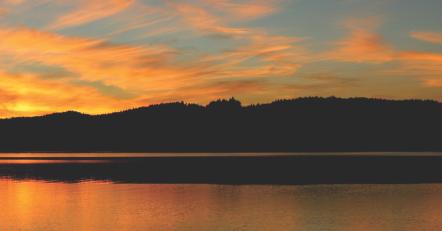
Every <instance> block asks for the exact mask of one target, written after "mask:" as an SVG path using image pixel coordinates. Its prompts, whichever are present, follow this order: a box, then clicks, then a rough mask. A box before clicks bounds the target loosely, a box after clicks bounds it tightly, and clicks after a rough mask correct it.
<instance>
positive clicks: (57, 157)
mask: <svg viewBox="0 0 442 231" xmlns="http://www.w3.org/2000/svg"><path fill="white" fill-rule="evenodd" d="M140 155H141V156H140ZM170 155H171V156H170V157H168V158H176V155H173V154H170ZM200 155H202V154H197V156H200ZM220 155H221V156H223V157H222V158H224V157H225V156H229V155H228V154H220ZM245 155H246V156H248V155H249V154H245ZM272 155H273V154H268V155H266V156H272ZM395 155H396V154H395ZM152 156H153V157H152ZM180 156H182V155H180ZM190 156H194V155H190ZM278 156H279V155H278ZM320 156H322V155H320ZM363 156H365V155H363ZM381 156H382V155H381ZM400 156H405V157H404V158H408V156H410V155H409V154H406V155H400ZM427 156H431V158H433V156H434V155H433V154H431V155H427ZM436 156H437V155H436ZM157 157H158V156H156V155H154V154H104V155H103V154H94V155H90V154H81V155H76V154H6V155H3V154H2V155H1V159H0V172H1V173H2V174H1V177H0V198H1V200H0V211H1V215H0V230H23V231H39V230H45V231H51V230H54V231H55V230H75V231H81V230H110V231H112V230H118V231H122V230H128V231H137V230H140V231H141V230H143V231H144V230H159V231H172V230H173V231H203V230H204V231H206V230H210V231H230V230H232V231H233V230H235V231H236V230H238V231H240V230H247V231H248V230H250V231H260V230H277V231H285V230H287V231H288V230H290V231H293V230H295V231H298V230H299V231H304V230H305V231H316V230H330V231H335V230H336V231H342V230H351V231H384V230H385V231H390V230H401V231H402V230H413V231H416V230H422V231H439V230H442V184H440V183H422V184H415V183H410V184H398V183H394V184H390V183H384V184H355V183H346V184H309V185H297V184H281V183H280V182H278V184H269V183H263V184H261V182H258V183H257V184H216V183H214V182H207V181H208V180H210V179H209V178H202V179H203V180H202V181H198V180H199V179H194V178H191V180H196V182H197V183H177V182H174V181H179V180H181V178H167V177H168V176H169V175H164V176H162V178H159V179H153V180H152V181H151V176H149V175H147V177H143V178H138V177H137V178H133V177H134V176H133V175H132V174H130V175H124V174H123V176H122V177H118V176H110V177H106V176H103V175H102V174H101V172H99V171H98V172H93V171H92V169H91V168H90V166H92V167H93V169H97V168H98V169H100V170H104V171H108V168H112V169H115V168H117V169H115V171H117V173H116V175H121V174H122V173H124V172H126V171H128V168H129V167H124V168H121V169H118V168H119V167H118V166H120V165H128V166H134V167H133V168H141V167H142V168H143V169H144V170H145V171H146V172H149V170H148V169H145V167H146V165H144V164H143V165H141V166H138V165H136V164H135V163H138V162H140V161H141V162H143V163H144V162H150V161H154V162H155V164H158V163H160V164H164V163H165V165H163V166H167V164H169V163H172V162H170V161H171V160H170V159H167V160H166V162H163V161H165V160H164V159H148V158H157ZM204 157H207V156H204ZM255 157H256V156H254V155H252V158H255ZM116 158H118V159H116ZM134 158H135V159H134ZM137 158H142V159H137ZM146 158H147V159H146ZM192 158H193V157H192ZM217 158H218V157H217ZM220 158H221V157H220ZM244 158H249V157H244ZM364 158H366V157H364ZM173 160H175V159H173ZM191 160H192V161H195V160H194V159H191ZM196 160H197V161H200V160H199V159H196ZM215 160H219V159H215ZM223 160H224V159H223ZM234 160H235V161H236V160H238V159H234ZM239 160H240V161H244V160H243V159H239ZM254 160H255V159H247V161H254ZM278 160H279V159H278ZM295 160H298V159H295ZM300 160H301V161H302V160H303V159H300ZM364 160H365V159H364ZM406 160H408V159H406ZM431 160H433V161H434V160H436V161H437V160H439V159H431ZM204 161H206V160H204ZM228 161H232V160H231V159H228ZM315 161H317V159H315ZM345 161H348V160H347V159H345ZM351 161H353V160H351ZM357 161H360V159H357ZM399 161H403V159H399ZM204 163H206V162H204ZM352 163H353V162H352ZM109 164H110V165H109ZM102 165H109V167H106V168H101V167H100V166H102ZM439 166H440V165H439ZM17 169H19V170H17ZM66 169H68V170H66ZM82 170H84V171H82ZM227 170H228V169H227ZM410 171H412V170H410ZM48 172H50V174H49V173H48ZM80 172H88V173H87V174H84V175H80V176H70V174H71V175H76V174H79V173H80ZM172 172H173V171H172ZM137 173H138V174H140V172H139V171H138V170H137ZM150 173H156V172H150ZM160 173H162V174H164V172H160ZM436 173H437V172H436ZM235 174H238V173H237V172H235ZM244 174H247V168H244ZM105 175H107V174H105ZM164 177H165V178H164ZM192 177H194V176H192ZM171 179H172V181H170V180H171ZM247 179H248V178H247ZM187 180H189V179H187ZM252 180H253V179H252ZM158 182H160V183H161V184H159V183H158ZM185 182H187V181H185Z"/></svg>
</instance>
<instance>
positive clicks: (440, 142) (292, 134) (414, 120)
mask: <svg viewBox="0 0 442 231" xmlns="http://www.w3.org/2000/svg"><path fill="white" fill-rule="evenodd" d="M441 134H442V104H441V103H438V102H435V101H422V100H401V101H395V100H379V99H366V98H351V99H340V98H334V97H331V98H319V97H312V98H299V99H293V100H279V101H275V102H273V103H269V104H259V105H251V106H241V103H240V102H238V101H236V100H234V99H230V100H218V101H215V102H211V103H210V104H208V105H207V106H200V105H196V104H185V103H167V104H160V105H153V106H149V107H143V108H137V109H133V110H128V111H123V112H117V113H112V114H105V115H97V116H90V115H85V114H80V113H77V112H65V113H56V114H50V115H46V116H40V117H31V118H12V119H3V120H0V151H2V152H323V151H324V152H325V151H329V152H331V151H333V152H338V151H442V135H441Z"/></svg>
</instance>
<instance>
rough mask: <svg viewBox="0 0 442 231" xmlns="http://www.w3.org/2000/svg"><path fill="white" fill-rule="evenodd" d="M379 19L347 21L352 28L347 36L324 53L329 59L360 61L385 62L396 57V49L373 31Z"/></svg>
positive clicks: (323, 56) (349, 27)
mask: <svg viewBox="0 0 442 231" xmlns="http://www.w3.org/2000/svg"><path fill="white" fill-rule="evenodd" d="M377 23H378V22H377V20H373V19H370V20H351V21H349V22H346V23H345V26H346V27H347V28H348V29H349V30H350V34H349V36H348V37H347V38H345V39H343V40H341V41H338V42H336V43H335V46H336V48H334V49H332V50H331V51H329V52H327V53H325V54H323V55H322V58H324V59H327V60H336V61H343V62H360V63H384V62H389V61H392V60H393V59H394V58H395V51H394V49H393V48H391V47H390V46H389V45H387V44H386V42H385V41H384V40H383V39H382V37H381V36H379V35H378V34H376V33H375V32H373V30H374V29H375V28H376V27H377Z"/></svg>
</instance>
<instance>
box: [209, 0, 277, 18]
mask: <svg viewBox="0 0 442 231" xmlns="http://www.w3.org/2000/svg"><path fill="white" fill-rule="evenodd" d="M205 1H206V2H207V3H208V4H211V5H212V6H213V7H214V8H215V10H218V11H221V12H223V13H226V14H228V17H232V16H233V17H235V18H236V19H243V20H251V19H255V18H260V17H263V16H267V15H269V14H272V13H274V12H275V11H276V6H275V5H274V3H273V2H272V1H245V2H241V3H238V2H234V1H232V0H205Z"/></svg>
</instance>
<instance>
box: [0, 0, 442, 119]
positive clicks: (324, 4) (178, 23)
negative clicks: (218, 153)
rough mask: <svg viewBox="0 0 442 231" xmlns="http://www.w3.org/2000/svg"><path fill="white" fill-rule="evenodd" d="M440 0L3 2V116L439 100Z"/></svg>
mask: <svg viewBox="0 0 442 231" xmlns="http://www.w3.org/2000/svg"><path fill="white" fill-rule="evenodd" d="M439 9H442V2H441V1H438V0H423V1H413V0H400V1H399V0H388V1H385V0H371V1H368V0H328V1H312V0H267V1H264V0H255V1H250V0H240V1H235V0H189V1H173V0H170V1H160V0H107V1H104V0H75V1H55V0H34V1H31V0H3V1H1V0H0V20H1V21H0V37H1V39H0V54H1V55H0V118H4V117H15V116H32V115H41V114H48V113H52V112H60V111H69V110H75V111H80V112H83V113H88V114H100V113H106V112H114V111H120V110H124V109H129V108H134V107H140V106H146V105H150V104H156V103H163V102H173V101H185V102H189V103H199V104H206V103H207V102H209V101H212V100H216V99H218V98H230V97H235V98H237V99H239V100H240V101H242V102H243V103H245V104H250V103H263V102H270V101H273V100H275V99H282V98H295V97H302V96H337V97H375V98H387V99H411V98H413V99H433V100H438V101H442V26H441V25H440V22H442V15H441V14H440V12H439Z"/></svg>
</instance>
